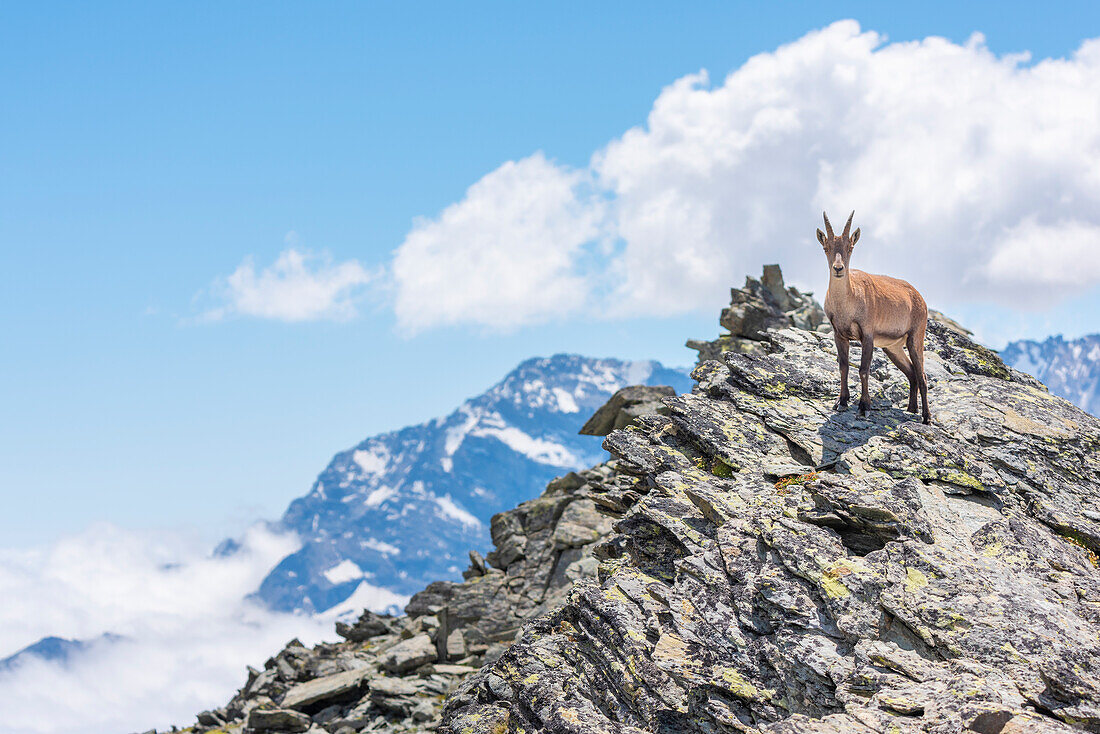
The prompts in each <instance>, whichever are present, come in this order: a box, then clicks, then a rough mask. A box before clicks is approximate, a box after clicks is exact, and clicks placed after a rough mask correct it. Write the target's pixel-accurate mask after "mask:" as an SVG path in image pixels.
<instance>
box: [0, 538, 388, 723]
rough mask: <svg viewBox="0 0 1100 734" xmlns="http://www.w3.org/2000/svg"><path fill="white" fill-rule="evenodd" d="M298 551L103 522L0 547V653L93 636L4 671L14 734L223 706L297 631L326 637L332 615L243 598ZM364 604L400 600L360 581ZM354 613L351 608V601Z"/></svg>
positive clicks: (279, 541)
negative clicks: (79, 647)
mask: <svg viewBox="0 0 1100 734" xmlns="http://www.w3.org/2000/svg"><path fill="white" fill-rule="evenodd" d="M296 548H297V541H296V539H295V538H293V537H290V536H285V535H276V534H273V533H271V532H268V531H266V530H265V529H264V528H263V527H262V526H256V527H254V528H252V529H251V530H249V531H248V532H247V533H246V535H245V537H244V541H243V544H242V550H241V551H240V552H238V553H234V554H232V555H229V556H226V557H216V556H209V555H206V554H204V553H202V552H199V551H198V550H196V544H195V543H194V542H193V541H192V540H191V539H190V538H188V537H186V536H183V535H174V534H163V533H160V534H153V533H135V532H129V531H124V530H121V529H119V528H117V527H114V526H111V525H99V526H96V527H93V528H91V529H89V530H88V531H86V532H84V533H82V534H80V535H77V536H73V537H68V538H65V539H62V540H60V541H58V542H57V543H55V544H53V545H52V546H50V547H47V548H40V549H35V550H0V598H3V599H4V603H3V604H2V605H0V657H5V656H7V655H10V654H11V653H13V652H15V651H16V650H18V649H20V648H22V647H24V646H26V645H27V644H29V643H32V642H34V641H36V640H38V639H40V638H42V637H44V636H48V635H55V636H59V637H65V638H71V639H85V640H93V639H95V638H97V637H99V636H100V635H102V634H104V633H112V634H114V635H120V636H121V637H122V638H123V639H122V640H121V641H115V642H111V641H99V642H95V643H93V644H92V645H90V647H89V648H87V649H86V650H84V651H82V652H81V653H80V654H79V655H76V656H74V658H73V660H72V661H71V663H70V664H68V665H61V664H58V663H48V662H42V661H36V660H31V661H30V662H27V663H25V664H22V665H19V666H18V667H16V668H15V669H14V670H12V671H10V672H6V673H0V711H3V712H4V725H3V729H4V731H5V732H9V733H10V734H24V733H25V734H31V733H32V732H34V733H38V734H62V733H66V732H73V733H74V734H75V733H76V732H89V731H103V732H107V731H145V730H147V729H149V728H151V727H157V728H159V729H165V728H167V727H168V726H170V725H171V724H186V723H188V722H191V721H193V716H194V715H195V713H197V712H198V711H201V710H203V709H206V708H211V707H214V706H218V705H221V704H223V703H224V702H225V701H227V700H229V698H230V697H231V696H232V695H233V693H234V691H235V690H236V689H237V688H239V687H240V686H241V685H242V684H243V683H244V679H245V670H244V666H245V665H246V664H251V665H254V666H262V663H263V661H264V660H266V659H267V657H268V656H270V655H271V654H272V653H273V652H275V651H276V650H278V649H281V647H282V646H283V645H284V644H285V643H286V642H287V641H288V640H290V639H292V638H294V637H298V638H300V639H301V640H302V641H303V642H306V643H307V644H310V643H313V642H317V641H319V640H320V639H323V638H332V637H333V632H332V619H331V618H330V616H326V617H314V618H310V617H303V616H295V615H289V614H275V613H272V612H269V611H266V610H264V609H262V608H260V607H258V606H255V605H253V604H251V603H249V602H247V601H245V600H244V599H243V598H242V597H243V595H244V594H245V593H247V592H248V591H249V590H251V589H255V588H256V587H257V586H258V585H259V583H260V581H261V580H262V579H263V577H264V576H265V575H266V574H267V573H268V571H270V570H271V568H272V567H273V566H274V565H275V564H276V563H277V562H278V561H279V560H281V559H282V558H283V557H284V556H285V555H286V554H287V553H290V552H293V551H294V550H295V549H296ZM357 599H358V601H359V602H360V603H361V604H362V605H363V606H371V607H374V608H379V609H380V608H384V607H387V606H389V605H390V604H395V603H396V604H402V603H404V598H403V597H400V596H397V595H395V594H391V593H389V592H385V591H382V590H378V589H373V590H371V589H361V590H360V592H358V596H357ZM345 611H352V610H350V609H349V610H345Z"/></svg>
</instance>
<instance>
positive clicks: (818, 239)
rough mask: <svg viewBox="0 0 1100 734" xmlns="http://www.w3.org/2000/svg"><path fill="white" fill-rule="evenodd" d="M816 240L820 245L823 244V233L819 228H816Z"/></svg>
mask: <svg viewBox="0 0 1100 734" xmlns="http://www.w3.org/2000/svg"><path fill="white" fill-rule="evenodd" d="M817 241H818V242H820V243H821V246H822V247H824V246H825V233H824V232H822V231H821V230H820V229H819V230H817Z"/></svg>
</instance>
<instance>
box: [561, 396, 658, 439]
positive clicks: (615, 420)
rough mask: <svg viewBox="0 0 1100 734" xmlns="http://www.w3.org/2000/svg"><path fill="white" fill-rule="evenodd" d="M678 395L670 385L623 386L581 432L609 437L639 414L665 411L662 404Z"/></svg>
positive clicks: (589, 420) (587, 434)
mask: <svg viewBox="0 0 1100 734" xmlns="http://www.w3.org/2000/svg"><path fill="white" fill-rule="evenodd" d="M675 394H676V390H675V389H673V388H671V387H668V386H650V385H632V386H630V387H624V388H622V389H621V390H619V391H618V392H616V393H615V394H614V395H612V396H611V399H610V400H608V401H607V402H606V403H604V404H603V406H602V407H601V408H600V409H599V410H597V411H596V413H595V414H594V415H593V416H592V417H591V418H589V419H588V422H586V423H585V424H584V426H583V427H582V428H581V430H580V432H581V433H582V434H584V435H586V436H606V435H607V434H609V433H611V432H612V431H614V430H617V429H619V428H623V427H625V426H627V425H629V424H630V423H631V422H632V421H633V420H634V419H635V418H637V417H638V416H640V415H646V414H647V413H657V412H660V411H661V410H662V409H663V408H664V404H663V402H662V401H663V400H664V399H665V398H668V397H672V396H673V395H675Z"/></svg>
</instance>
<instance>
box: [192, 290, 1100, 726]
mask: <svg viewBox="0 0 1100 734" xmlns="http://www.w3.org/2000/svg"><path fill="white" fill-rule="evenodd" d="M776 274H778V273H776ZM764 280H767V278H765V279H763V280H762V281H754V280H752V279H750V280H749V282H748V283H747V285H746V288H745V289H743V290H740V291H734V295H733V301H732V304H731V309H730V310H736V309H738V308H739V307H742V306H745V305H746V304H750V308H747V309H745V308H742V309H741V311H742V312H743V313H744V312H747V311H749V310H754V309H756V310H758V309H760V308H761V306H760V304H761V303H763V304H764V307H766V308H768V309H770V315H766V316H767V319H766V320H767V322H768V323H770V324H771V326H769V327H768V328H765V329H764V330H762V331H761V330H760V329H759V328H758V327H757V326H755V325H754V324H757V323H759V319H758V318H757V316H760V314H759V313H757V316H754V317H752V318H750V319H744V318H742V319H741V320H740V322H738V321H737V320H736V319H733V318H730V317H724V318H723V323H724V324H729V325H732V326H734V327H738V328H734V329H731V331H730V333H729V334H726V335H723V336H722V337H719V339H717V340H714V341H712V342H693V343H691V344H690V345H691V346H693V347H695V348H696V349H698V350H699V352H700V361H699V364H698V365H697V367H696V369H695V371H694V373H693V377H694V378H695V380H696V387H695V389H694V390H693V392H692V393H690V394H686V395H681V396H678V397H668V396H665V397H663V399H662V400H661V401H660V403H659V404H660V407H661V410H660V412H656V411H654V412H649V411H635V414H634V415H632V416H631V417H632V418H633V421H632V422H630V423H629V425H626V427H625V428H621V429H619V430H615V431H614V432H612V433H611V434H610V435H609V436H608V437H607V439H606V441H605V447H606V448H607V449H608V450H609V451H610V453H611V455H612V457H613V458H612V460H611V461H610V462H608V463H606V464H601V465H599V466H597V467H595V468H593V469H591V470H586V471H582V472H577V473H571V474H568V475H566V476H565V477H563V478H561V479H558V480H555V481H553V482H551V483H550V485H549V486H548V487H547V490H546V492H545V493H544V494H543V495H542V496H541V497H539V498H538V499H536V500H532V501H530V502H528V503H524V504H523V505H520V506H519V507H518V508H516V509H515V510H512V511H510V512H506V513H502V514H500V515H497V516H495V517H494V518H493V522H492V537H493V542H494V545H495V548H496V549H495V550H494V551H493V552H492V553H490V554H489V555H488V556H487V557H486V558H484V559H483V558H481V557H480V556H478V555H476V554H474V555H472V556H471V564H470V567H469V569H468V570H467V571H466V572H465V574H464V576H465V577H466V580H465V581H464V582H462V583H451V582H442V583H433V584H431V585H429V587H428V588H427V589H425V590H424V591H422V592H421V593H419V594H417V595H416V596H414V597H413V599H412V601H411V602H410V603H409V605H408V607H407V608H406V612H407V616H405V617H402V618H389V617H378V616H376V615H372V614H369V613H367V614H364V616H363V617H362V618H361V619H360V621H359V622H358V623H357V624H355V625H352V626H344V627H341V628H340V630H339V632H340V634H341V635H342V636H343V637H344V638H345V641H344V642H341V643H336V644H326V645H320V646H318V647H316V648H313V649H312V650H308V649H306V648H304V647H302V646H300V645H297V644H295V643H291V645H288V647H287V648H286V649H285V650H283V651H282V652H281V653H279V655H277V656H275V657H274V658H272V659H271V660H269V661H268V664H267V666H266V667H265V670H264V671H251V672H250V674H249V681H248V683H247V685H246V686H245V687H244V688H243V689H242V690H241V692H240V694H238V696H237V697H236V698H234V699H233V701H232V702H230V704H229V705H228V706H226V707H223V708H221V709H219V710H217V711H211V712H204V713H203V714H202V715H200V717H199V725H198V726H197V727H195V729H196V731H210V730H211V729H221V730H223V731H231V732H235V731H241V730H245V731H257V732H259V731H313V732H317V733H318V734H319V732H321V731H327V732H340V734H349V733H350V732H355V731H381V730H385V731H419V730H433V729H440V730H441V731H446V732H451V733H453V734H481V733H482V732H484V733H485V734H500V733H501V732H504V731H551V732H616V733H621V734H626V733H627V732H640V731H698V732H731V731H746V732H881V733H883V734H886V733H887V732H891V733H892V732H963V731H973V732H993V733H996V732H1005V733H1006V734H1011V733H1012V732H1017V733H1018V732H1046V731H1050V732H1059V731H1074V730H1080V729H1084V730H1090V731H1100V680H1098V678H1097V673H1096V671H1097V670H1098V669H1100V640H1098V633H1100V570H1098V569H1097V563H1098V561H1097V557H1096V552H1097V550H1098V549H1100V492H1098V491H1097V482H1098V480H1100V459H1098V455H1097V448H1098V447H1100V421H1097V420H1096V419H1095V418H1093V417H1091V416H1089V415H1087V414H1085V413H1083V412H1081V411H1080V410H1078V409H1076V408H1074V407H1073V406H1071V405H1070V404H1068V403H1066V402H1065V401H1063V400H1061V399H1058V398H1055V397H1053V396H1051V395H1050V394H1049V393H1048V392H1046V390H1045V388H1043V387H1042V385H1041V384H1040V383H1038V382H1037V381H1036V380H1034V379H1033V378H1031V377H1028V376H1027V375H1024V374H1022V373H1020V372H1017V371H1015V370H1013V369H1011V368H1008V367H1006V366H1005V365H1004V364H1003V363H1002V362H1001V360H1000V359H999V358H998V357H997V355H996V354H995V353H993V352H991V351H990V350H988V349H985V348H984V347H982V346H981V345H979V344H977V343H975V342H974V341H973V340H972V339H971V338H970V337H969V335H968V334H967V333H966V332H965V330H962V329H959V328H957V327H956V326H955V325H954V324H953V323H951V322H948V321H946V320H944V321H941V320H933V321H932V322H930V326H929V335H928V342H927V364H926V366H927V371H928V376H929V382H930V395H931V398H932V408H933V411H934V423H933V425H931V426H924V425H922V424H920V423H919V422H917V421H914V420H912V416H910V415H909V414H907V413H905V412H903V411H902V410H900V409H899V408H898V407H896V406H900V405H903V404H904V402H905V399H906V397H907V394H908V385H907V383H905V382H904V378H903V377H902V376H901V375H900V373H898V372H897V370H896V369H894V368H893V367H892V366H890V365H888V364H887V362H886V361H885V360H884V359H882V358H881V357H879V356H876V358H875V360H874V362H873V364H872V377H871V394H872V399H873V410H872V412H871V414H870V415H869V416H868V417H867V418H866V419H861V418H860V417H859V416H858V415H857V414H856V413H855V411H854V409H852V410H849V411H847V412H842V413H834V412H833V411H832V410H831V404H832V401H833V400H834V399H835V395H836V393H837V392H838V390H839V381H838V377H837V370H836V363H835V352H834V349H833V345H832V338H831V335H829V334H827V333H824V331H825V330H826V327H823V326H822V325H821V322H820V321H818V323H817V324H816V325H815V324H814V323H813V320H812V317H811V315H812V314H813V313H814V312H815V311H814V304H812V303H811V301H812V299H810V298H809V296H807V295H805V294H799V293H798V292H797V291H795V292H794V293H795V295H797V296H798V298H799V299H804V300H802V301H801V305H796V307H795V308H794V309H791V308H787V309H784V308H782V304H781V303H779V302H778V300H777V299H776V298H775V297H774V293H773V292H772V290H771V289H767V288H764ZM772 283H773V286H774V285H775V283H776V279H774V278H773V279H772ZM754 284H758V285H754ZM777 287H780V288H783V291H784V292H787V293H789V292H790V291H791V290H793V289H786V288H785V287H783V286H782V281H781V277H780V278H779V279H778V286H777ZM762 289H763V291H765V292H766V294H765V293H762ZM768 296H771V298H770V299H769V298H768ZM795 303H796V304H798V303H799V302H798V301H796V302H795ZM788 305H789V304H788ZM818 308H819V307H818ZM792 311H793V312H795V313H800V314H801V315H802V316H804V317H805V319H804V320H801V321H800V323H797V324H796V323H795V316H794V313H792ZM738 324H740V326H738ZM746 324H747V325H746ZM855 348H856V349H857V350H858V347H855ZM854 359H858V355H856V356H855V357H854ZM655 395H656V393H654V394H653V395H649V396H646V395H635V396H633V397H632V398H631V399H630V400H627V399H626V397H627V396H620V398H621V399H620V403H621V408H620V410H625V409H627V408H629V407H631V406H638V405H644V404H650V405H651V406H654V405H655V404H656V403H655V401H654V400H653V397H655ZM662 413H663V414H662ZM619 417H620V416H619V415H618V413H617V414H616V416H615V417H614V418H613V419H611V420H608V419H607V415H606V414H605V416H604V418H603V419H602V420H601V421H600V423H601V425H603V426H605V427H608V426H610V427H611V428H614V427H615V426H616V425H617V424H622V423H626V420H625V419H624V420H622V421H620V420H619Z"/></svg>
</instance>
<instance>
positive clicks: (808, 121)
mask: <svg viewBox="0 0 1100 734" xmlns="http://www.w3.org/2000/svg"><path fill="white" fill-rule="evenodd" d="M1098 98H1100V40H1090V41H1086V42H1085V43H1083V44H1082V45H1081V47H1080V48H1079V49H1078V50H1077V52H1076V53H1074V54H1073V55H1072V56H1071V57H1070V58H1067V59H1045V60H1041V61H1039V62H1037V63H1031V60H1030V58H1029V57H1028V56H1027V54H1015V55H1002V56H998V55H996V54H994V53H992V52H991V51H989V49H988V48H987V47H986V46H985V43H984V39H983V38H982V37H981V36H980V35H975V36H974V37H972V38H971V39H970V40H969V41H968V42H967V43H965V44H962V45H959V44H955V43H952V42H950V41H947V40H945V39H942V38H928V39H925V40H923V41H916V42H905V43H886V41H885V39H884V38H883V37H882V36H881V35H879V34H877V33H875V32H870V31H868V32H864V31H862V30H861V29H860V27H859V25H858V24H857V23H856V22H854V21H841V22H837V23H834V24H832V25H830V26H828V27H827V28H824V29H822V30H819V31H815V32H812V33H809V34H807V35H806V36H804V37H802V38H800V39H798V40H797V41H794V42H793V43H790V44H788V45H785V46H782V47H780V48H778V49H776V50H774V51H772V52H769V53H763V54H760V55H758V56H755V57H753V58H751V59H749V60H748V61H747V62H746V63H745V64H744V65H743V66H741V67H740V68H738V69H736V70H734V71H733V72H731V73H730V74H729V75H728V76H727V77H726V78H725V80H724V81H722V82H721V83H720V84H712V83H711V82H710V80H709V78H708V75H707V74H706V73H705V72H701V73H698V74H693V75H689V76H686V77H684V78H682V79H679V80H677V81H675V82H674V83H672V84H671V85H669V86H668V87H667V88H665V89H664V90H663V91H662V92H661V94H660V95H659V96H658V98H657V100H656V101H655V102H654V105H653V108H652V110H651V112H650V114H649V116H648V119H647V121H646V124H645V125H644V126H642V127H638V128H634V129H631V130H628V131H627V132H625V133H624V134H623V135H622V136H621V137H619V138H618V139H616V140H613V141H611V142H610V143H609V144H608V145H607V146H605V147H604V148H603V149H601V150H599V151H596V152H595V153H594V154H593V156H592V159H591V161H590V164H589V166H588V167H587V168H586V169H585V170H580V171H577V170H572V169H569V168H567V167H564V166H561V165H556V164H554V163H552V162H550V161H548V160H547V159H546V158H545V157H543V156H542V155H541V154H539V155H535V156H532V157H531V158H528V159H524V160H522V161H518V162H509V163H506V164H504V165H503V166H501V167H500V168H499V169H497V170H496V171H493V172H492V173H490V174H488V175H487V176H485V177H484V178H483V179H482V180H481V181H479V182H477V183H476V184H474V186H472V187H471V188H470V190H469V192H468V193H467V196H466V198H465V199H463V200H462V201H460V202H458V203H456V204H454V205H452V206H451V207H448V208H447V209H446V210H444V211H443V213H442V214H440V215H439V216H438V217H436V218H434V219H431V220H426V221H423V222H420V223H418V224H417V225H416V226H415V227H414V228H413V230H412V231H411V232H410V233H409V235H408V237H407V238H406V239H405V241H404V243H402V245H401V246H400V247H399V248H398V250H397V252H396V254H395V260H394V271H393V276H394V286H395V289H396V309H397V315H398V319H399V321H400V322H401V323H402V324H403V325H405V326H408V327H411V328H424V327H428V326H432V325H442V324H453V323H474V324H482V325H488V326H492V327H496V328H507V327H511V326H518V325H522V324H527V323H532V322H535V321H540V320H545V319H553V318H561V317H567V316H570V315H573V314H574V313H576V312H577V311H578V308H580V307H581V305H582V304H583V305H585V306H595V307H596V310H598V311H599V312H601V313H603V314H606V315H608V316H612V317H626V316H639V315H668V314H675V313H681V312H685V311H690V310H695V309H708V310H710V309H714V308H716V307H718V306H719V305H720V304H722V303H723V302H724V300H725V299H726V298H727V297H728V288H729V286H730V285H731V284H736V283H737V282H738V281H739V280H740V279H741V277H743V275H744V273H746V272H748V273H752V272H756V271H757V270H758V269H759V266H760V264H761V263H763V262H780V263H782V264H783V266H784V269H785V272H786V273H787V274H788V276H789V279H791V280H793V281H794V282H796V283H799V284H801V285H803V286H804V287H812V286H815V285H816V286H821V285H822V281H824V276H823V275H822V273H821V271H822V270H823V269H824V267H825V266H824V260H823V258H822V256H821V255H820V250H819V247H818V245H817V244H816V241H815V240H814V229H815V228H816V227H818V226H820V213H821V211H822V209H827V210H828V211H830V212H831V213H832V214H833V220H834V222H835V221H841V222H843V220H844V219H845V218H846V217H847V214H848V212H849V211H850V210H852V209H855V210H857V215H856V216H857V225H858V226H860V227H862V229H863V239H862V240H861V244H860V246H859V247H858V248H857V253H856V256H855V258H856V259H855V261H854V264H855V265H856V266H857V267H861V268H863V269H866V270H869V271H871V272H876V271H877V272H883V271H888V272H890V273H893V274H898V275H902V276H904V277H906V278H907V279H909V280H911V281H912V282H913V283H914V284H915V285H917V286H918V287H920V288H921V289H922V290H923V291H924V292H925V293H926V295H927V296H928V298H929V300H931V301H932V302H933V305H940V306H950V305H951V304H961V303H967V302H986V303H1000V304H1005V305H1009V306H1012V307H1017V306H1020V305H1022V304H1027V305H1031V306H1041V305H1047V304H1051V303H1056V302H1058V301H1059V300H1060V299H1064V298H1066V297H1068V296H1070V295H1074V294H1077V293H1079V292H1080V291H1082V290H1084V289H1087V288H1090V287H1093V286H1095V285H1097V284H1098V283H1100V246H1097V245H1098V244H1100V106H1098V105H1097V104H1096V99H1098Z"/></svg>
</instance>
